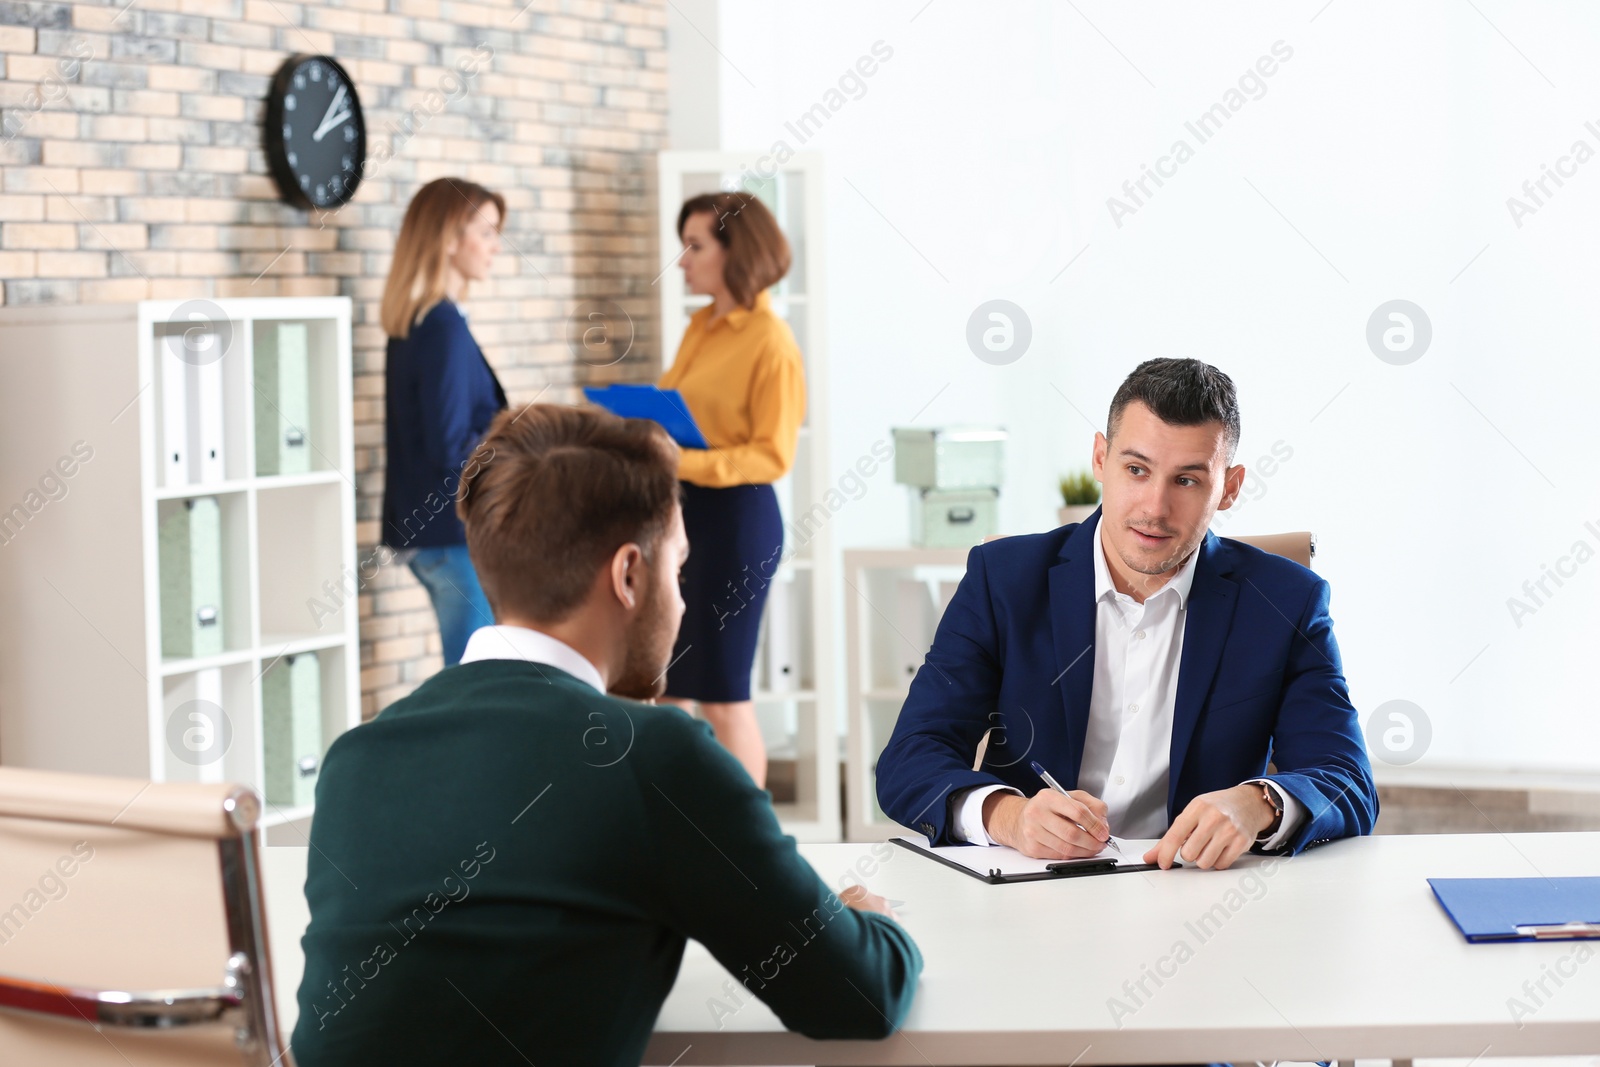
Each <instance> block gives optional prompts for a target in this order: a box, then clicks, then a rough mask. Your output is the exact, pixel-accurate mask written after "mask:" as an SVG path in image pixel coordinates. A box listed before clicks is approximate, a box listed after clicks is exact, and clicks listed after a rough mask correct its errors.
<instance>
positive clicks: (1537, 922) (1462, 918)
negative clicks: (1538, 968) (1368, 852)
mask: <svg viewBox="0 0 1600 1067" xmlns="http://www.w3.org/2000/svg"><path fill="white" fill-rule="evenodd" d="M1428 885H1429V887H1430V888H1431V889H1432V890H1433V895H1434V896H1435V897H1437V898H1438V899H1439V905H1440V907H1442V908H1444V911H1445V914H1446V915H1448V916H1450V919H1451V921H1452V922H1454V923H1455V924H1456V928H1457V929H1458V930H1460V931H1461V933H1462V936H1464V937H1465V938H1466V939H1467V940H1468V941H1469V942H1471V943H1473V944H1479V943H1482V942H1485V941H1566V940H1575V939H1589V938H1600V878H1592V877H1591V878H1429V879H1428Z"/></svg>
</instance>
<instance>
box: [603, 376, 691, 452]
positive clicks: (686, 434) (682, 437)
mask: <svg viewBox="0 0 1600 1067" xmlns="http://www.w3.org/2000/svg"><path fill="white" fill-rule="evenodd" d="M583 395H584V396H586V397H588V398H589V402H590V403H591V404H598V405H600V406H601V407H603V408H605V409H606V410H607V411H609V412H611V413H612V414H613V415H621V416H622V417H623V418H625V419H649V420H650V421H652V422H658V423H660V424H661V426H662V428H663V429H665V430H666V431H667V434H668V435H669V436H671V438H672V439H673V440H674V441H676V442H678V444H679V446H680V447H683V448H710V447H711V443H710V442H709V441H707V440H706V435H705V434H703V433H701V432H700V427H698V426H696V425H695V422H694V416H693V415H691V414H689V405H688V404H685V403H684V402H683V394H682V393H680V392H678V390H676V389H657V388H656V387H655V386H653V385H634V384H630V383H625V382H619V383H617V384H616V385H607V386H604V387H602V388H596V387H594V386H586V387H585V388H584V390H583Z"/></svg>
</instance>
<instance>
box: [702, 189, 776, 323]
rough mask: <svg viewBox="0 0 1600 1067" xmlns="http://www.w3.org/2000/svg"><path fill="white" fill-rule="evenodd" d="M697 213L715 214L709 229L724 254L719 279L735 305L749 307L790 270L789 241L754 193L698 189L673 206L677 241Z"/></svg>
mask: <svg viewBox="0 0 1600 1067" xmlns="http://www.w3.org/2000/svg"><path fill="white" fill-rule="evenodd" d="M701 212H706V213H707V214H710V215H712V216H714V217H715V221H714V222H713V223H712V225H711V232H712V233H714V234H716V235H717V243H718V244H719V245H721V246H722V248H723V251H724V253H725V254H726V256H727V258H726V259H725V260H723V263H722V282H723V284H724V285H726V286H727V287H728V294H729V295H730V296H732V297H733V299H734V302H735V303H737V304H738V305H739V306H740V307H746V308H748V307H754V306H755V303H756V297H758V296H760V295H761V293H762V292H763V291H764V290H766V289H768V288H770V287H771V286H774V285H777V284H778V282H779V281H780V280H781V279H782V278H783V276H784V275H785V274H788V273H789V242H788V241H787V240H785V239H784V236H783V230H781V229H779V228H778V220H777V219H775V218H773V217H772V212H770V211H768V210H767V205H765V204H763V203H762V202H761V200H760V199H759V198H758V197H757V196H756V195H755V194H753V193H701V194H700V195H699V196H692V197H690V198H689V199H687V200H685V201H684V202H683V207H681V208H679V209H678V239H679V240H680V241H681V240H683V224H684V223H686V222H688V221H689V216H690V215H698V214H700V213H701Z"/></svg>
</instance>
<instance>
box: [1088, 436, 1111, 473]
mask: <svg viewBox="0 0 1600 1067" xmlns="http://www.w3.org/2000/svg"><path fill="white" fill-rule="evenodd" d="M1110 448H1111V442H1110V441H1107V440H1106V435H1105V434H1103V433H1101V432H1100V431H1098V430H1096V431H1095V435H1094V454H1093V457H1092V459H1091V461H1090V462H1091V463H1093V465H1094V477H1095V480H1096V481H1097V482H1099V483H1100V484H1101V485H1104V484H1105V482H1106V453H1107V452H1108V451H1110Z"/></svg>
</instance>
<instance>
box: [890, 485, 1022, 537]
mask: <svg viewBox="0 0 1600 1067" xmlns="http://www.w3.org/2000/svg"><path fill="white" fill-rule="evenodd" d="M999 526H1000V490H998V489H923V490H920V491H913V492H912V495H911V542H912V544H915V545H918V546H920V547H922V548H966V547H968V546H970V545H976V544H979V543H981V542H982V541H983V539H984V538H985V537H989V536H991V535H993V534H997V533H999V532H1000V529H999Z"/></svg>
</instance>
